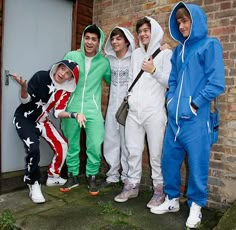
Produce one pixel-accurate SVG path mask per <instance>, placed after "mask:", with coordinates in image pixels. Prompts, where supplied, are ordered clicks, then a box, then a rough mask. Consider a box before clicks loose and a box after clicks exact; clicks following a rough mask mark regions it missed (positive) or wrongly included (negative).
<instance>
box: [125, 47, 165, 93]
mask: <svg viewBox="0 0 236 230" xmlns="http://www.w3.org/2000/svg"><path fill="white" fill-rule="evenodd" d="M160 52H161V49H160V48H158V49H157V50H156V51H155V52H154V53H153V54H152V59H154V58H155V57H156V56H157V54H159V53H160ZM148 61H150V58H149V59H148ZM143 72H144V71H143V70H142V69H141V70H140V71H139V73H138V75H137V77H136V78H135V79H134V81H133V83H132V84H131V86H130V87H129V89H128V93H130V91H131V90H132V88H133V87H134V85H135V84H136V82H137V81H138V79H139V78H140V77H141V75H142V74H143Z"/></svg>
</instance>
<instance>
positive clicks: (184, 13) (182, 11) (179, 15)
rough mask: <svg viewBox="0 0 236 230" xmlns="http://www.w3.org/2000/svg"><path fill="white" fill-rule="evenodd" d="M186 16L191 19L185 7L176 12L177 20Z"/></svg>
mask: <svg viewBox="0 0 236 230" xmlns="http://www.w3.org/2000/svg"><path fill="white" fill-rule="evenodd" d="M184 16H186V17H187V18H189V19H191V16H190V13H189V11H188V10H187V8H186V7H185V6H182V7H180V8H179V9H178V10H177V11H176V15H175V18H176V20H177V19H180V18H183V17H184Z"/></svg>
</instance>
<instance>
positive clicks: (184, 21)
mask: <svg viewBox="0 0 236 230" xmlns="http://www.w3.org/2000/svg"><path fill="white" fill-rule="evenodd" d="M177 24H178V26H179V31H180V33H181V34H182V35H183V37H185V38H187V37H188V36H189V35H190V30H191V24H192V23H191V19H190V18H189V17H187V16H183V17H181V18H179V19H177Z"/></svg>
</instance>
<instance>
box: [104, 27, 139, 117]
mask: <svg viewBox="0 0 236 230" xmlns="http://www.w3.org/2000/svg"><path fill="white" fill-rule="evenodd" d="M115 28H119V29H121V30H122V31H123V32H124V34H125V36H126V38H127V39H128V41H129V42H130V45H129V48H128V51H127V53H126V54H125V56H124V57H123V58H122V59H118V58H117V57H116V53H115V51H114V50H113V48H112V45H111V39H110V36H111V33H110V35H109V37H108V39H107V42H106V44H105V48H104V51H105V54H106V57H107V58H108V60H109V61H110V66H111V70H112V76H111V86H110V96H109V107H108V110H111V111H113V112H116V111H117V109H118V107H119V105H120V104H121V102H122V100H123V99H124V97H125V95H126V93H127V89H128V76H129V67H130V60H131V54H132V52H133V51H134V49H135V42H134V37H133V35H132V34H131V32H130V31H129V30H128V29H126V28H124V27H119V26H116V27H114V28H113V29H112V31H113V30H114V29H115Z"/></svg>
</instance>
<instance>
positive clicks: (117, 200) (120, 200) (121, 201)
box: [114, 195, 138, 203]
mask: <svg viewBox="0 0 236 230" xmlns="http://www.w3.org/2000/svg"><path fill="white" fill-rule="evenodd" d="M136 197H138V195H137V196H130V197H129V198H127V199H119V198H116V197H115V198H114V201H116V202H118V203H123V202H126V201H127V200H129V199H132V198H136Z"/></svg>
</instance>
